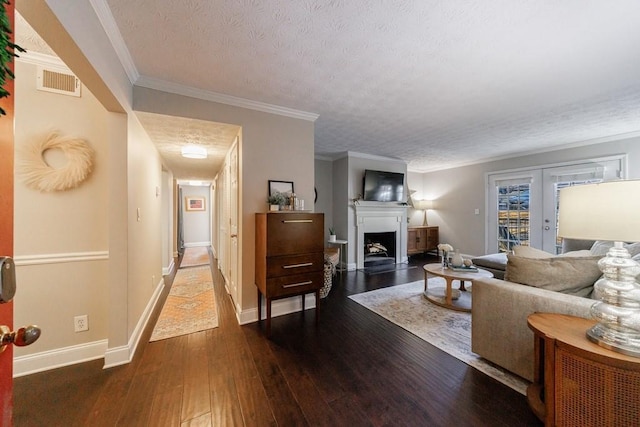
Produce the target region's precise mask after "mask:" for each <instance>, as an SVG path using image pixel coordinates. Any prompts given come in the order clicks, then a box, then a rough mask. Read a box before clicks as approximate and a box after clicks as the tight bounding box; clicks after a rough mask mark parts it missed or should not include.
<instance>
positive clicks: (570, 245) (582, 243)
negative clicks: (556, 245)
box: [562, 239, 595, 253]
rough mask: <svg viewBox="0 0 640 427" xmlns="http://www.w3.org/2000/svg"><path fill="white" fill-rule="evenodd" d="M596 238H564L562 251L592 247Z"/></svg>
mask: <svg viewBox="0 0 640 427" xmlns="http://www.w3.org/2000/svg"><path fill="white" fill-rule="evenodd" d="M594 242H595V241H594V240H581V239H562V253H566V252H573V251H581V250H584V249H591V246H593V244H594Z"/></svg>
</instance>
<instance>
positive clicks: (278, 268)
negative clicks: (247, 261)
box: [255, 211, 324, 335]
mask: <svg viewBox="0 0 640 427" xmlns="http://www.w3.org/2000/svg"><path fill="white" fill-rule="evenodd" d="M255 246H256V261H255V262H256V267H255V270H256V273H255V282H256V286H257V287H258V318H259V319H262V297H263V296H264V298H265V299H266V308H267V314H266V331H267V335H268V334H270V332H271V302H272V300H275V299H280V298H287V297H291V296H297V295H301V296H302V310H303V311H304V296H305V294H308V293H315V295H316V321H317V320H318V310H319V300H320V288H321V287H322V285H323V279H324V270H323V266H324V214H322V213H309V212H295V211H293V212H269V213H257V214H256V245H255Z"/></svg>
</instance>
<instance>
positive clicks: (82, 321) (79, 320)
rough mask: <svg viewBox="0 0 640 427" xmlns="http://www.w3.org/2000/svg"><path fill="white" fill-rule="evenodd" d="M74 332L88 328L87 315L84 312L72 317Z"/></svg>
mask: <svg viewBox="0 0 640 427" xmlns="http://www.w3.org/2000/svg"><path fill="white" fill-rule="evenodd" d="M73 325H74V330H75V332H83V331H88V330H89V317H88V316H87V315H86V314H84V315H82V316H76V317H74V318H73Z"/></svg>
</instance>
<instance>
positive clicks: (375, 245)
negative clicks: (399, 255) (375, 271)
mask: <svg viewBox="0 0 640 427" xmlns="http://www.w3.org/2000/svg"><path fill="white" fill-rule="evenodd" d="M395 263H396V233H395V231H389V232H384V233H364V266H365V267H372V266H374V265H381V264H395Z"/></svg>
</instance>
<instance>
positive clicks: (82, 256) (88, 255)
mask: <svg viewBox="0 0 640 427" xmlns="http://www.w3.org/2000/svg"><path fill="white" fill-rule="evenodd" d="M108 259H109V251H95V252H71V253H63V254H39V255H18V256H16V257H14V261H15V263H16V265H17V266H21V265H43V264H60V263H65V262H85V261H104V260H108Z"/></svg>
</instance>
